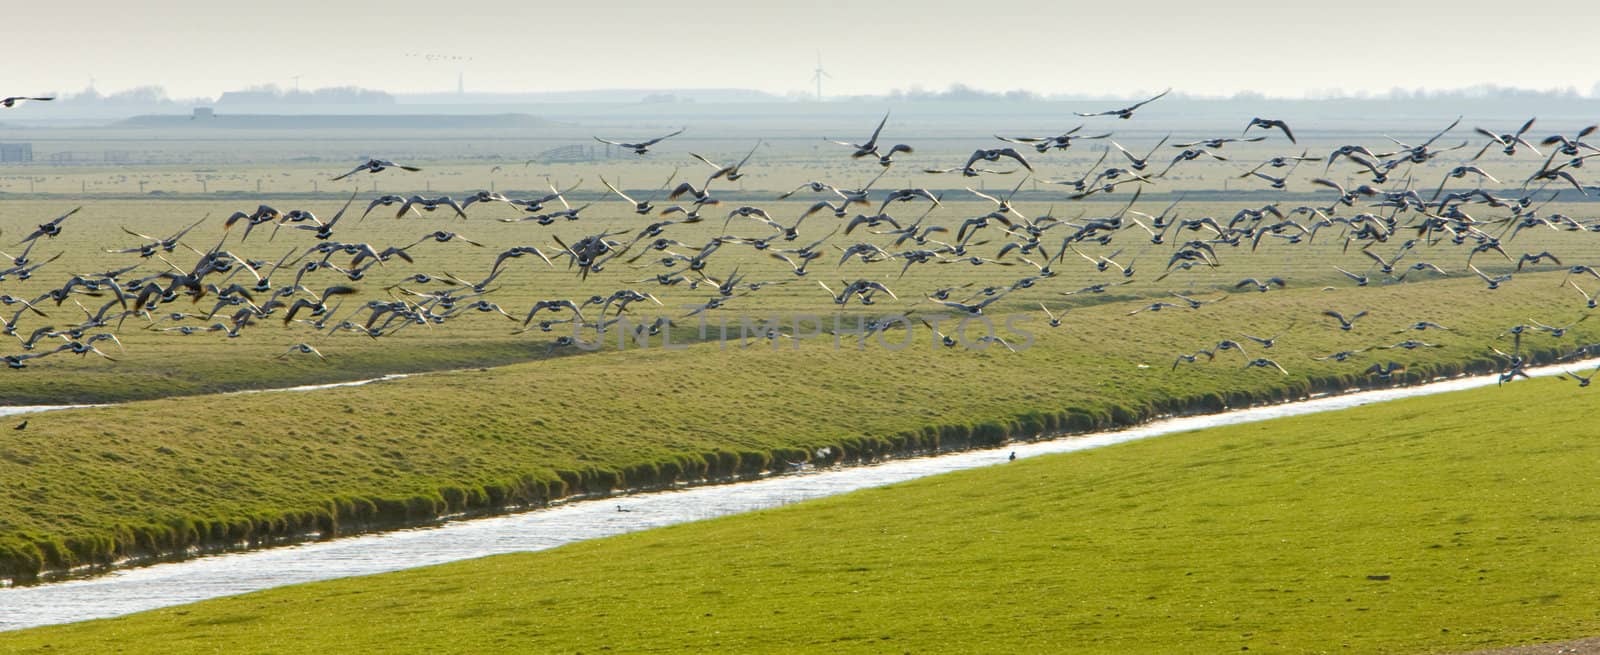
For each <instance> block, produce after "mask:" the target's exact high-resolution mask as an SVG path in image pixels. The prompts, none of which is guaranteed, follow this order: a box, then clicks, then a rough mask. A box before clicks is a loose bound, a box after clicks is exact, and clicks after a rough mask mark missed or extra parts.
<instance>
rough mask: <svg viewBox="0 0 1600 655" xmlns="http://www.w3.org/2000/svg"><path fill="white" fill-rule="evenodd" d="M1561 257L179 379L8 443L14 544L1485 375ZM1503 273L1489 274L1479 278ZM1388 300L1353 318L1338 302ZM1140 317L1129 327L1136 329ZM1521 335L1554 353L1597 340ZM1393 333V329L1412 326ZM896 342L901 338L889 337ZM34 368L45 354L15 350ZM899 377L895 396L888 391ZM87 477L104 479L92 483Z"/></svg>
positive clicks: (355, 512)
mask: <svg viewBox="0 0 1600 655" xmlns="http://www.w3.org/2000/svg"><path fill="white" fill-rule="evenodd" d="M1558 280H1559V276H1558V274H1542V275H1533V276H1528V277H1527V281H1526V289H1525V290H1524V291H1522V292H1521V293H1517V294H1516V295H1510V294H1504V293H1503V292H1497V291H1488V290H1485V289H1482V288H1479V285H1478V283H1476V282H1475V281H1468V280H1445V281H1438V282H1429V283H1425V284H1406V285H1395V286H1389V287H1383V288H1377V289H1361V290H1352V289H1343V290H1336V291H1329V292H1324V291H1320V290H1315V289H1298V290H1297V289H1290V290H1284V291H1275V292H1272V293H1267V294H1258V293H1250V294H1239V295H1238V296H1236V297H1233V298H1231V299H1230V300H1228V301H1226V302H1223V303H1220V304H1215V305H1208V306H1205V307H1203V308H1202V309H1200V310H1198V311H1183V312H1181V313H1179V312H1175V311H1171V310H1169V311H1164V312H1159V313H1142V314H1139V315H1137V316H1132V317H1128V316H1124V314H1125V313H1126V312H1127V311H1129V310H1130V308H1135V307H1137V306H1139V304H1140V302H1139V301H1125V302H1121V303H1105V304H1100V305H1094V306H1087V307H1083V308H1080V309H1075V310H1073V311H1072V313H1071V314H1069V318H1070V320H1069V322H1068V325H1067V327H1064V328H1061V329H1057V330H1052V329H1050V328H1048V327H1046V326H1045V325H1044V324H1043V321H1042V320H1035V321H1033V322H1032V323H1030V324H1027V325H1026V329H1028V330H1030V331H1033V332H1035V334H1036V342H1035V344H1034V345H1033V346H1032V347H1031V348H1027V349H1026V350H1022V351H1020V352H1015V353H1012V352H1007V351H1004V350H1001V349H999V348H990V349H987V350H984V351H981V352H978V351H968V350H964V349H960V348H956V349H945V348H942V347H936V346H934V345H933V344H931V343H929V342H930V341H931V336H930V335H929V334H928V333H927V332H925V331H923V332H917V333H914V334H913V335H912V336H911V338H913V339H915V340H916V342H915V344H914V345H912V346H910V347H907V348H905V349H903V350H892V349H890V348H886V347H883V346H881V345H877V344H875V343H871V342H869V343H870V344H871V345H869V346H868V347H866V348H852V347H850V345H849V342H848V341H846V342H845V343H844V347H842V348H838V349H835V348H834V347H832V344H831V342H829V341H827V340H812V341H802V342H799V343H798V344H796V343H794V342H779V344H780V346H781V347H776V348H774V347H772V346H770V345H768V344H766V343H764V342H757V344H756V345H754V346H753V347H749V348H738V347H731V346H730V347H728V348H723V347H720V346H719V345H718V344H714V343H712V344H702V345H697V346H693V347H691V348H689V349H687V350H667V349H662V348H654V349H647V350H638V349H629V350H616V349H610V350H604V351H601V352H598V353H595V354H588V355H582V356H574V357H561V358H556V359H552V360H548V361H540V362H534V363H527V364H517V365H510V366H504V367H496V368H490V369H486V370H470V371H462V372H455V373H441V374H436V375H428V376H422V377H418V378H413V379H407V380H400V381H393V382H386V383H380V384H375V385H370V386H365V387H359V388H347V389H335V390H327V391H320V392H316V393H314V394H260V395H238V396H208V397H199V398H174V399H167V400H159V401H148V402H137V403H132V404H129V405H126V406H121V407H115V408H108V409H95V410H84V411H68V412H56V413H48V414H41V415H37V416H34V417H32V418H31V420H30V425H29V427H28V429H27V430H26V431H21V432H15V431H12V432H10V433H8V434H7V435H6V436H5V437H4V438H3V439H0V489H4V491H5V492H6V493H7V494H8V495H9V496H11V497H13V498H15V499H16V502H13V503H8V504H6V505H5V506H0V535H4V536H3V537H0V553H3V556H0V561H3V562H4V564H5V570H6V571H8V572H9V573H10V574H11V575H16V576H21V577H28V576H30V575H32V574H33V573H34V572H36V571H38V570H40V569H42V568H43V569H56V568H62V567H66V566H73V565H82V564H92V563H102V564H103V563H106V562H109V561H111V560H114V559H117V558H120V557H124V556H130V555H141V554H142V555H149V554H155V553H168V552H173V551H181V550H183V549H186V548H189V547H193V546H209V547H215V546H223V545H235V544H240V543H244V542H270V541H273V540H278V539H284V538H296V537H300V536H302V535H304V534H306V533H308V532H320V533H322V534H338V533H348V532H351V531H355V530H360V529H366V528H373V527H385V526H393V525H400V524H406V523H415V522H419V521H427V520H430V519H432V518H433V517H436V516H439V515H445V514H453V513H458V512H464V511H485V510H494V509H497V508H502V507H505V506H513V505H519V504H538V503H542V502H545V501H548V500H550V499H553V498H558V497H562V496H566V495H569V494H574V493H595V492H605V491H608V490H612V489H619V488H627V487H637V486H654V485H660V484H669V483H675V482H685V481H695V480H703V479H707V478H713V479H714V478H720V477H727V476H741V475H751V474H756V473H760V472H762V471H765V470H767V469H768V468H769V467H770V465H771V463H772V462H774V461H781V460H780V458H784V459H791V460H792V459H796V458H805V457H807V453H809V452H811V451H813V450H815V449H816V448H818V447H821V446H824V445H833V446H837V447H839V450H840V451H841V452H842V453H844V455H845V457H846V458H848V459H862V458H872V457H876V456H879V455H882V454H887V453H894V452H915V451H925V450H932V449H941V448H961V447H966V446H968V445H973V444H992V443H999V442H1001V441H1003V440H1005V439H1007V438H1029V437H1033V436H1035V435H1040V434H1052V433H1058V432H1061V431H1078V430H1086V429H1091V428H1095V427H1104V426H1110V425H1126V424H1130V423H1134V422H1137V421H1140V420H1143V419H1146V418H1149V417H1152V416H1157V415H1161V414H1167V413H1171V412H1178V411H1217V410H1221V409H1223V408H1225V407H1228V406H1241V405H1244V404H1249V403H1252V402H1263V401H1271V400H1279V399H1286V398H1294V397H1299V396H1302V395H1304V394H1306V393H1310V392H1314V391H1327V390H1342V389H1346V388H1350V387H1354V386H1362V385H1370V384H1387V383H1386V382H1384V381H1382V380H1379V379H1376V378H1373V377H1371V376H1369V375H1365V374H1364V373H1363V370H1364V369H1365V368H1366V367H1368V366H1370V365H1371V364H1373V363H1383V362H1388V361H1396V362H1399V363H1401V364H1405V365H1408V366H1409V367H1410V370H1409V371H1408V372H1406V373H1402V374H1399V375H1397V376H1396V380H1395V382H1397V383H1398V382H1401V381H1417V380H1422V379H1427V378H1428V377H1430V376H1433V375H1449V374H1456V373H1459V372H1462V371H1465V370H1478V371H1488V370H1496V369H1498V368H1499V367H1500V366H1501V365H1502V364H1503V363H1502V362H1500V361H1498V360H1497V359H1496V358H1495V357H1494V356H1493V355H1492V354H1490V351H1489V348H1490V347H1491V346H1498V347H1501V348H1507V347H1509V344H1510V341H1511V339H1510V337H1502V336H1501V334H1502V333H1503V331H1504V330H1505V328H1506V327H1507V326H1509V325H1511V324H1514V323H1516V322H1519V321H1522V320H1524V318H1523V317H1525V316H1527V315H1529V314H1531V313H1536V312H1539V311H1541V309H1542V308H1545V307H1548V306H1550V305H1551V304H1552V303H1555V302H1558V299H1559V298H1562V297H1564V296H1563V290H1562V289H1560V288H1559V287H1558V286H1557V284H1556V282H1557V281H1558ZM1489 294H1495V295H1492V296H1491V295H1489ZM1357 303H1359V306H1361V307H1364V308H1368V309H1370V310H1372V312H1373V315H1372V316H1370V317H1368V318H1367V319H1365V320H1364V322H1362V323H1359V324H1358V326H1357V328H1356V329H1355V330H1352V331H1350V332H1345V331H1341V330H1339V329H1338V328H1337V327H1336V326H1334V325H1332V324H1331V321H1329V320H1328V319H1325V318H1321V317H1319V316H1318V313H1319V312H1320V310H1321V309H1323V308H1325V307H1328V306H1338V307H1344V308H1349V307H1351V306H1352V305H1355V304H1357ZM1423 317H1426V318H1427V319H1428V320H1433V321H1437V322H1439V323H1442V324H1445V325H1446V326H1448V327H1450V328H1451V329H1452V331H1450V332H1445V333H1438V334H1434V332H1431V331H1430V332H1429V333H1427V334H1425V335H1421V336H1423V337H1425V338H1426V339H1427V340H1429V341H1431V342H1436V343H1437V344H1439V345H1440V346H1441V347H1439V348H1432V349H1417V350H1409V351H1408V350H1403V349H1395V350H1389V351H1382V350H1375V351H1371V352H1367V353H1362V354H1359V355H1357V356H1355V357H1353V358H1351V359H1350V360H1347V361H1345V362H1342V363H1341V362H1334V361H1316V360H1314V359H1313V357H1314V356H1319V355H1325V354H1327V353H1331V352H1335V351H1339V350H1349V349H1358V348H1371V347H1374V346H1379V345H1387V344H1392V343H1395V342H1398V341H1400V340H1403V339H1407V338H1412V337H1413V336H1416V334H1415V333H1413V332H1410V331H1406V330H1405V327H1406V326H1408V325H1410V324H1411V323H1412V322H1414V321H1416V320H1419V319H1420V318H1423ZM1288 323H1292V324H1293V328H1292V329H1290V330H1288V331H1287V332H1286V333H1285V334H1284V335H1283V336H1282V337H1281V341H1280V342H1279V343H1278V344H1277V345H1276V346H1275V347H1274V348H1273V349H1271V350H1270V351H1264V350H1261V349H1259V348H1255V347H1254V346H1253V345H1252V346H1246V347H1247V348H1250V349H1252V350H1251V351H1250V352H1249V355H1250V357H1258V356H1263V355H1265V356H1270V357H1272V358H1274V359H1276V360H1277V361H1278V362H1280V363H1281V364H1282V365H1283V366H1285V368H1286V369H1288V371H1289V374H1288V375H1282V374H1279V373H1278V372H1276V371H1273V370H1270V369H1246V368H1245V367H1244V362H1245V361H1246V358H1245V357H1244V356H1242V355H1239V354H1238V353H1222V354H1221V356H1220V357H1219V358H1218V359H1217V360H1216V361H1214V362H1209V363H1206V362H1202V363H1199V364H1194V365H1188V364H1186V365H1183V366H1181V367H1178V368H1177V369H1175V370H1174V369H1173V368H1172V359H1173V357H1174V356H1175V353H1177V352H1189V351H1192V350H1194V349H1196V348H1200V347H1204V346H1210V345H1211V344H1214V343H1216V342H1217V341H1218V340H1220V339H1224V338H1232V339H1239V338H1240V337H1239V336H1238V332H1239V331H1241V330H1244V329H1250V330H1254V331H1259V332H1263V333H1270V332H1273V331H1276V330H1280V329H1282V328H1283V327H1284V325H1285V324H1288ZM1130 329H1132V330H1137V331H1138V332H1139V333H1140V334H1141V337H1140V338H1139V339H1126V338H1122V337H1121V335H1124V334H1125V333H1126V331H1128V330H1130ZM1597 331H1600V325H1591V324H1588V323H1585V324H1581V325H1579V326H1578V327H1577V328H1575V329H1574V330H1573V332H1571V333H1569V334H1568V335H1567V336H1565V337H1563V338H1561V339H1552V338H1550V337H1546V336H1529V337H1526V338H1525V339H1524V344H1523V350H1524V351H1525V352H1528V353H1534V354H1540V355H1541V356H1543V357H1546V358H1548V357H1552V356H1555V355H1558V354H1564V353H1567V352H1571V351H1572V349H1574V348H1576V347H1577V346H1578V345H1579V344H1584V343H1590V342H1592V341H1593V340H1594V339H1595V337H1596V336H1597V335H1600V332H1597ZM1399 332H1404V333H1403V334H1401V333H1399ZM890 336H891V337H893V338H892V339H890V341H891V342H894V343H898V342H899V340H900V339H902V338H905V335H903V334H899V335H890ZM24 372H25V373H32V372H33V371H32V370H31V369H30V370H29V371H24ZM890 390H892V392H891V391H890ZM85 490H90V491H89V493H85Z"/></svg>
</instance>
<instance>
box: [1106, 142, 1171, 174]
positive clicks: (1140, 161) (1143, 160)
mask: <svg viewBox="0 0 1600 655" xmlns="http://www.w3.org/2000/svg"><path fill="white" fill-rule="evenodd" d="M1171 138H1172V135H1171V134H1168V135H1166V136H1164V137H1161V140H1160V141H1157V142H1156V144H1155V145H1154V146H1152V147H1151V148H1150V152H1148V153H1145V155H1144V156H1143V157H1137V156H1134V154H1133V153H1131V152H1128V149H1127V148H1124V147H1122V144H1120V143H1117V141H1116V139H1112V140H1111V141H1110V143H1111V146H1112V147H1114V148H1116V149H1117V151H1118V152H1121V153H1122V156H1123V157H1127V158H1128V165H1129V166H1130V167H1132V168H1133V170H1136V171H1142V170H1144V169H1146V168H1148V167H1149V166H1150V158H1151V157H1154V156H1155V154H1156V151H1157V150H1160V149H1161V146H1164V145H1166V144H1167V140H1168V139H1171Z"/></svg>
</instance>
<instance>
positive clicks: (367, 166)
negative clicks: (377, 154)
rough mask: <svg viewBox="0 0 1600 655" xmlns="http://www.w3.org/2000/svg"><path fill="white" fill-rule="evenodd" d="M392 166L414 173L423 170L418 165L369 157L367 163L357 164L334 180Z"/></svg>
mask: <svg viewBox="0 0 1600 655" xmlns="http://www.w3.org/2000/svg"><path fill="white" fill-rule="evenodd" d="M390 168H398V169H400V170H403V171H411V172H413V173H415V172H417V171H420V170H422V169H421V168H417V167H416V166H407V165H405V164H396V163H394V162H392V161H389V160H387V159H368V160H367V161H366V163H363V164H361V165H360V166H357V167H355V168H352V169H350V172H349V173H345V174H344V175H340V176H338V177H335V178H333V180H334V181H335V182H337V181H339V180H342V179H344V178H347V177H350V176H351V175H355V174H356V173H360V172H361V171H366V172H368V173H374V174H376V173H379V172H382V171H384V170H386V169H390Z"/></svg>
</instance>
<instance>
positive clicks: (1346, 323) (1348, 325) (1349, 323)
mask: <svg viewBox="0 0 1600 655" xmlns="http://www.w3.org/2000/svg"><path fill="white" fill-rule="evenodd" d="M1322 315H1323V316H1326V317H1328V318H1331V319H1333V320H1335V321H1338V322H1339V329H1341V330H1344V331H1345V332H1349V331H1351V330H1353V329H1355V327H1356V321H1358V320H1360V319H1361V317H1363V316H1366V315H1367V310H1365V309H1363V310H1361V311H1359V312H1356V313H1355V315H1354V316H1351V317H1349V318H1345V315H1344V314H1341V313H1339V312H1336V311H1334V310H1331V309H1329V310H1326V311H1324V312H1322Z"/></svg>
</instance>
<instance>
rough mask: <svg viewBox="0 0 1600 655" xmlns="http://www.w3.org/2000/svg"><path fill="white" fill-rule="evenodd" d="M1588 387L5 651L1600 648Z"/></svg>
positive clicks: (1488, 399) (995, 474) (79, 634)
mask: <svg viewBox="0 0 1600 655" xmlns="http://www.w3.org/2000/svg"><path fill="white" fill-rule="evenodd" d="M1589 393H1591V392H1590V391H1588V390H1584V389H1579V388H1577V387H1576V386H1575V385H1571V384H1568V383H1562V382H1559V381H1556V380H1539V381H1533V382H1525V383H1519V384H1516V385H1510V386H1507V387H1504V388H1488V389H1480V390H1475V391H1468V392H1461V393H1453V394H1448V395H1442V396H1435V397H1428V398H1417V399H1408V400H1402V401H1397V402H1392V403H1385V404H1381V405H1375V406H1368V407H1361V408H1356V409H1352V410H1346V411H1341V412H1335V413H1329V414H1321V415H1313V416H1303V417H1297V418H1289V419H1283V420H1277V421H1270V422H1263V423H1254V424H1248V425H1241V426H1234V427H1227V428H1219V429H1211V430H1205V431H1198V432H1191V433H1186V434H1180V435H1173V436H1168V437H1163V438H1160V439H1152V440H1148V441H1139V442H1133V443H1128V444H1123V445H1118V446H1113V447H1108V448H1103V449H1098V450H1092V451H1084V452H1079V453H1072V454H1066V455H1056V456H1049V457H1041V458H1038V459H1030V460H1022V461H1019V462H1016V463H1014V464H1007V465H1004V466H997V467H991V468H986V469H978V470H972V471H965V472H960V473H955V474H950V475H943V476H938V477H934V478H928V479H924V480H918V481H914V482H910V483H905V484H900V485H895V486H892V487H887V488H882V489H874V490H869V491H863V492H858V493H853V494H848V495H845V496H840V497H835V498H830V499H825V500H821V501H816V502H810V503H804V504H801V505H796V506H792V507H786V508H780V509H774V510H766V511H760V512H756V513H753V514H749V515H743V516H737V517H729V518H724V519H717V520H712V521H706V522H700V523H693V524H687V525H680V526H675V527H670V528H664V529H660V530H652V531H648V532H643V533H637V534H632V535H626V536H622V537H617V538H609V539H603V540H598V541H592V542H585V543H580V544H575V545H571V546H566V547H562V548H559V549H555V550H552V551H546V552H542V553H531V554H525V555H510V556H500V557H493V558H487V559H482V560H475V561H468V562H460V563H455V564H449V565H444V566H437V567H430V568H425V569H419V570H413V571H404V572H399V573H393V574H386V575H381V576H374V577H364V578H352V579H345V580H336V581H331V582H324V583H316V584H311V585H301V586H294V587H287V588H282V589H275V590H270V591H266V592H261V593H254V594H249V595H245V596H240V597H234V598H226V599H221V600H216V601H209V602H205V603H200V604H195V605H189V606H181V607H174V608H169V609H163V610H157V611H154V612H147V613H143V614H138V615H134V616H129V617H123V618H117V619H110V620H102V621H93V622H87V623H82V624H76V625H68V626H57V627H48V628H43V629H36V630H28V631H23V632H19V633H14V634H6V635H0V649H4V650H6V651H7V652H16V653H46V652H84V653H92V652H118V653H128V654H130V655H136V654H138V653H158V652H159V653H165V652H171V651H173V650H174V649H176V650H183V651H193V652H205V651H210V650H226V651H227V652H231V653H257V652H260V653H266V652H272V653H284V652H306V653H312V652H353V651H359V652H372V653H377V652H419V651H427V652H448V653H469V652H470V653H500V652H506V653H510V652H518V653H521V652H795V651H814V652H830V653H833V652H1080V653H1087V652H1105V653H1127V652H1238V651H1243V650H1249V651H1251V652H1294V653H1303V652H1359V653H1377V652H1396V653H1401V652H1403V653H1421V652H1441V653H1443V652H1461V651H1467V650H1474V649H1477V648H1482V647H1487V646H1494V645H1503V644H1512V643H1521V642H1529V641H1555V640H1562V639H1569V638H1573V637H1578V636H1586V635H1591V634H1595V633H1596V632H1600V613H1597V611H1596V609H1595V608H1596V607H1600V587H1596V585H1595V584H1594V580H1595V578H1596V576H1597V575H1600V551H1597V550H1596V549H1595V548H1593V544H1595V543H1596V542H1597V541H1600V521H1596V520H1595V514H1594V512H1593V508H1594V507H1595V506H1596V504H1597V503H1600V485H1595V484H1593V482H1594V476H1595V473H1594V472H1595V470H1596V465H1597V464H1600V440H1597V439H1596V437H1597V436H1600V435H1597V433H1596V431H1595V430H1594V428H1593V427H1592V423H1593V421H1592V417H1591V415H1590V412H1589V411H1588V409H1587V407H1588V405H1589V404H1590V403H1589V397H1588V394H1589ZM1530 425H1537V426H1538V428H1537V429H1529V428H1528V426H1530Z"/></svg>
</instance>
